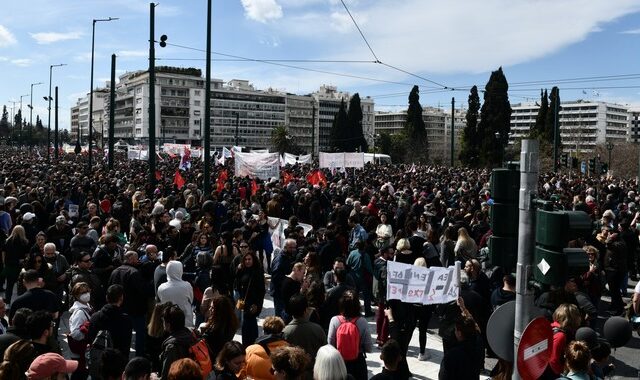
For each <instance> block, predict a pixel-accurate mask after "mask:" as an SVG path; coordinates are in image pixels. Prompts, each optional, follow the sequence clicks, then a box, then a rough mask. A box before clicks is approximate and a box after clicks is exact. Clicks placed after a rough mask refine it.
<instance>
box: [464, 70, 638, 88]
mask: <svg viewBox="0 0 640 380" xmlns="http://www.w3.org/2000/svg"><path fill="white" fill-rule="evenodd" d="M630 79H640V74H638V73H636V74H612V75H598V76H587V77H575V78H564V79H539V80H534V81H523V82H510V83H509V87H513V86H516V87H517V86H525V85H555V84H562V83H565V84H567V83H568V84H571V83H589V82H607V81H610V80H611V81H614V80H615V81H617V80H630ZM471 87H473V85H464V86H462V85H460V86H455V88H456V89H470V88H471ZM538 90H539V89H538Z"/></svg>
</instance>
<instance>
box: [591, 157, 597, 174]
mask: <svg viewBox="0 0 640 380" xmlns="http://www.w3.org/2000/svg"><path fill="white" fill-rule="evenodd" d="M595 172H596V159H595V158H590V159H589V173H590V174H595Z"/></svg>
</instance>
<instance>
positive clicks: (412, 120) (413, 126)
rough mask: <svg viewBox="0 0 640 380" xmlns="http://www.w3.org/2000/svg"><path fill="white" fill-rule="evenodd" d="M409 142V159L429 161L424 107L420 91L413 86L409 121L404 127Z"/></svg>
mask: <svg viewBox="0 0 640 380" xmlns="http://www.w3.org/2000/svg"><path fill="white" fill-rule="evenodd" d="M404 130H405V135H406V138H407V141H408V146H407V148H408V149H407V152H406V155H407V158H411V161H415V160H417V161H418V162H426V161H427V160H428V159H429V151H428V144H429V142H428V141H427V130H426V128H425V125H424V119H423V118H422V105H420V89H419V88H418V86H413V88H412V89H411V92H410V93H409V107H408V108H407V121H406V123H405V126H404Z"/></svg>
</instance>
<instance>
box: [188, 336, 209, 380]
mask: <svg viewBox="0 0 640 380" xmlns="http://www.w3.org/2000/svg"><path fill="white" fill-rule="evenodd" d="M194 338H195V340H196V342H195V343H194V344H193V345H191V347H189V355H190V356H191V359H193V360H195V361H196V363H198V365H199V366H200V370H201V371H202V378H203V380H206V379H207V378H208V377H209V374H210V373H211V371H212V370H213V364H212V363H211V356H209V346H207V342H206V341H205V340H204V339H199V338H197V337H196V336H195V334H194Z"/></svg>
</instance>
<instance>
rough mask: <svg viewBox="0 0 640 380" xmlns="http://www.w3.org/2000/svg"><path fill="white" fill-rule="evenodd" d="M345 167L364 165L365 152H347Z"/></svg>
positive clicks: (360, 166)
mask: <svg viewBox="0 0 640 380" xmlns="http://www.w3.org/2000/svg"><path fill="white" fill-rule="evenodd" d="M344 167H345V168H362V167H364V153H345V154H344Z"/></svg>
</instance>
